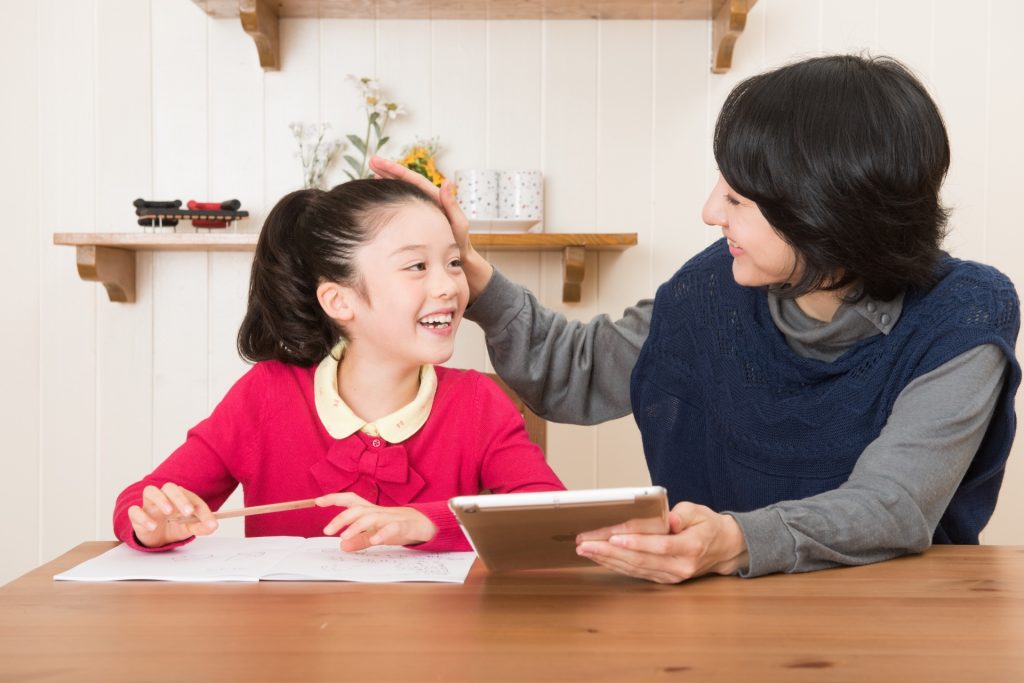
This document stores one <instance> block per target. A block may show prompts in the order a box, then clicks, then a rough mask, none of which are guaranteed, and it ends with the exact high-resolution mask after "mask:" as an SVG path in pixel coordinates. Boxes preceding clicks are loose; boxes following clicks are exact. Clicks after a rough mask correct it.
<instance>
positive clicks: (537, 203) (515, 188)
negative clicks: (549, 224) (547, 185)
mask: <svg viewBox="0 0 1024 683" xmlns="http://www.w3.org/2000/svg"><path fill="white" fill-rule="evenodd" d="M543 217H544V176H543V174H541V172H540V171H502V172H501V173H500V174H499V176H498V218H500V219H502V220H519V221H522V220H531V221H533V220H536V221H539V220H540V219H542V218H543Z"/></svg>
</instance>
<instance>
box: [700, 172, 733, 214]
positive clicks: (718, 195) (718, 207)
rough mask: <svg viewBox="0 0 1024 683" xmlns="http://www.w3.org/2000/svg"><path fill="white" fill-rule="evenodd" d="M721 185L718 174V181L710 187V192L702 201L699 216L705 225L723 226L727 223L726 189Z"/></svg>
mask: <svg viewBox="0 0 1024 683" xmlns="http://www.w3.org/2000/svg"><path fill="white" fill-rule="evenodd" d="M722 185H723V181H722V178H721V176H719V178H718V182H717V183H715V186H714V187H713V188H711V194H709V195H708V198H707V200H706V201H705V202H704V208H703V210H702V211H701V214H700V217H701V219H702V220H703V221H704V222H705V223H706V224H707V225H718V226H725V225H726V223H728V219H727V218H726V212H725V195H726V192H727V190H726V189H725V188H724V187H723V186H722Z"/></svg>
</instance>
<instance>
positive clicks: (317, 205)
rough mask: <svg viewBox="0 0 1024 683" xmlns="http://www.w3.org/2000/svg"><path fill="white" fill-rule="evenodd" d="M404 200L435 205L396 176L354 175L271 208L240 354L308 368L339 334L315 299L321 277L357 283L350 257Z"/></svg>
mask: <svg viewBox="0 0 1024 683" xmlns="http://www.w3.org/2000/svg"><path fill="white" fill-rule="evenodd" d="M409 202H424V203H426V204H429V205H430V206H434V207H436V206H437V205H436V203H434V201H433V200H432V199H431V198H430V196H428V195H427V194H426V193H424V192H423V191H422V190H420V189H419V188H417V187H416V186H414V185H410V184H409V183H406V182H402V181H400V180H353V181H351V182H348V183H343V184H341V185H338V186H337V187H335V188H333V189H331V190H330V191H324V190H299V191H297V192H292V193H291V194H289V195H286V196H285V197H284V198H283V199H281V201H279V202H278V203H277V205H276V206H274V208H273V209H272V210H271V211H270V215H268V216H267V220H266V222H265V223H264V224H263V230H262V232H260V237H259V240H258V241H257V243H256V255H255V257H254V258H253V262H252V275H251V277H250V279H249V304H248V308H247V309H246V312H245V318H244V319H243V320H242V325H241V327H240V328H239V330H238V353H239V355H241V356H242V358H244V359H246V360H248V361H252V362H256V361H262V360H279V361H283V362H285V363H291V364H293V365H313V364H315V363H318V362H320V361H321V360H323V358H324V357H325V356H327V354H328V353H329V352H330V350H331V349H332V348H333V347H334V345H335V344H336V343H337V342H338V340H339V339H341V337H342V336H343V335H344V330H343V329H341V327H340V326H339V325H338V324H337V323H336V322H335V321H334V320H332V319H331V318H329V317H328V316H327V314H326V313H325V312H324V310H323V309H322V308H321V307H320V303H319V301H318V300H317V296H316V290H317V287H319V286H320V284H321V283H323V282H340V283H342V284H345V285H348V286H352V287H356V288H357V289H358V288H361V278H360V277H359V274H358V273H357V272H356V269H355V264H354V263H353V256H354V255H355V252H356V250H357V249H358V248H359V246H360V245H362V244H364V243H366V242H368V241H369V240H371V239H373V237H374V235H375V234H376V232H377V231H378V230H379V229H380V228H381V227H383V226H384V225H385V224H386V223H387V221H389V220H390V219H391V217H392V216H393V215H394V213H395V211H396V210H397V209H398V208H400V207H401V206H402V205H405V204H408V203H409Z"/></svg>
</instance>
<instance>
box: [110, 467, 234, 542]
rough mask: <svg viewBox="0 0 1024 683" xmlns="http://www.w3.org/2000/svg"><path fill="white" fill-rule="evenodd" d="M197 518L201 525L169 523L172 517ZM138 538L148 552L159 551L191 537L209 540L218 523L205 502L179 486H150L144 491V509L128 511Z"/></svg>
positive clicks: (194, 523)
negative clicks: (201, 537)
mask: <svg viewBox="0 0 1024 683" xmlns="http://www.w3.org/2000/svg"><path fill="white" fill-rule="evenodd" d="M192 515H195V516H196V517H198V518H199V521H198V522H191V523H185V524H182V523H180V522H169V521H167V520H168V518H169V517H189V516H192ZM128 518H129V519H130V520H131V521H132V528H133V529H134V530H135V537H136V538H137V539H139V543H141V544H142V545H144V546H146V547H147V548H159V547H160V546H162V545H167V544H168V543H176V542H178V541H183V540H185V539H186V538H191V537H192V536H208V535H209V534H212V533H213V532H214V531H216V530H217V520H216V519H214V518H213V513H212V512H210V508H209V507H208V506H207V505H206V502H205V501H204V500H203V499H202V498H200V497H199V496H197V495H196V494H194V493H192V492H191V491H189V490H188V489H184V488H182V487H180V486H178V485H177V484H174V483H172V482H167V483H166V484H164V485H163V486H161V487H160V488H157V487H155V486H147V487H146V488H145V489H143V491H142V505H141V506H139V505H133V506H131V507H130V508H128Z"/></svg>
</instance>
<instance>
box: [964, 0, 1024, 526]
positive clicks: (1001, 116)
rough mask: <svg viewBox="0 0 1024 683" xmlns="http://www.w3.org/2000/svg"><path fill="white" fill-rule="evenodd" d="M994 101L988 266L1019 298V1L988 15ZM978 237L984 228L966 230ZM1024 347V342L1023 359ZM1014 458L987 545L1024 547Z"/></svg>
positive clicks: (1021, 404) (1020, 481) (1021, 482)
mask: <svg viewBox="0 0 1024 683" xmlns="http://www.w3.org/2000/svg"><path fill="white" fill-rule="evenodd" d="M987 21H988V31H989V33H988V54H987V57H986V66H985V69H986V71H987V72H988V82H989V88H988V97H987V101H986V103H985V105H986V106H985V109H986V112H987V119H986V121H985V129H986V130H987V131H989V134H988V135H987V139H986V144H987V147H988V163H987V165H986V172H987V175H988V183H987V192H986V196H985V205H986V208H987V211H986V226H985V238H986V241H987V246H988V249H987V253H988V262H989V263H991V264H992V265H994V266H995V267H996V268H999V270H1001V271H1002V272H1004V273H1006V275H1008V276H1009V277H1010V279H1011V280H1013V282H1014V283H1016V285H1017V293H1018V295H1019V294H1020V293H1021V289H1022V288H1024V259H1022V258H1021V253H1022V246H1024V245H1022V244H1021V239H1020V235H1021V220H1020V216H1019V212H1018V211H1017V210H1016V206H1017V205H1018V204H1019V202H1020V191H1021V180H1022V178H1024V176H1022V174H1021V172H1020V171H1019V170H1017V169H1018V168H1019V166H1020V160H1021V159H1024V129H1022V128H1021V126H1020V121H1021V119H1022V117H1024V88H1020V87H1019V86H1014V85H1012V84H1015V83H1018V82H1019V81H1020V72H1021V65H1022V59H1021V53H1020V40H1019V38H1018V35H1017V34H1018V31H1017V27H1019V26H1022V25H1024V4H1021V3H1019V2H1016V1H1015V0H993V2H991V3H990V9H989V12H988V18H987ZM962 229H964V230H965V231H968V230H969V231H971V232H972V233H974V234H976V233H977V231H978V226H962ZM1022 348H1024V343H1022V342H1021V341H1018V343H1017V354H1018V358H1019V357H1020V353H1021V349H1022ZM1017 415H1018V419H1020V416H1021V415H1024V395H1022V394H1021V393H1018V394H1017ZM1017 433H1018V438H1017V441H1016V443H1015V444H1014V448H1013V451H1012V452H1011V453H1010V461H1009V464H1008V466H1007V469H1006V478H1005V479H1004V480H1003V492H1002V495H1001V496H1000V498H999V505H998V506H997V507H996V512H995V515H993V517H992V522H991V523H990V524H989V525H988V527H987V528H986V529H985V534H984V541H985V542H986V543H1012V544H1018V545H1019V544H1022V543H1024V535H1022V533H1021V524H1020V520H1021V518H1022V517H1024V503H1022V498H1024V496H1022V495H1021V494H1022V492H1024V440H1022V439H1021V437H1020V431H1019V430H1018V432H1017Z"/></svg>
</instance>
